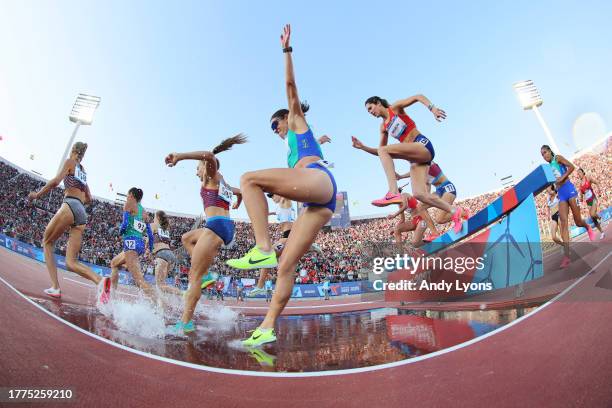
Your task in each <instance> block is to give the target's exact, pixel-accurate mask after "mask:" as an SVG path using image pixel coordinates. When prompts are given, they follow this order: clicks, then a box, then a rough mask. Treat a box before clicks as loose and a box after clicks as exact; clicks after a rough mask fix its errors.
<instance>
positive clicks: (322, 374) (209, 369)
mask: <svg viewBox="0 0 612 408" xmlns="http://www.w3.org/2000/svg"><path fill="white" fill-rule="evenodd" d="M610 255H612V252H608V254H607V255H606V256H605V257H604V258H603V259H602V260H601V261H599V262H598V263H597V264H596V265H595V266H593V267H592V268H591V269H590V270H589V271H588V272H586V273H585V274H584V275H583V276H582V277H581V278H580V279H578V280H576V282H574V283H572V284H571V285H570V286H568V287H567V288H566V289H565V290H564V291H563V292H561V293H559V294H558V295H557V296H555V297H554V298H552V299H551V300H549V301H548V302H546V303H545V304H543V305H542V306H540V307H539V308H537V309H536V310H534V311H533V312H531V313H529V314H527V315H525V316H522V317H520V318H518V319H516V320H514V321H512V322H510V323H508V324H506V325H504V326H502V327H500V328H498V329H495V330H493V331H491V332H489V333H486V334H484V335H482V336H479V337H476V338H474V339H472V340H468V341H466V342H464V343H460V344H457V345H455V346H452V347H449V348H447V349H444V350H439V351H436V352H433V353H430V354H426V355H423V356H418V357H414V358H410V359H406V360H402V361H396V362H393V363H386V364H380V365H377V366H371V367H361V368H351V369H346V370H330V371H318V372H308V373H269V372H261V371H246V370H234V369H228V368H217V367H208V366H204V365H198V364H192V363H187V362H185V361H178V360H173V359H170V358H167V357H161V356H158V355H155V354H150V353H145V352H143V351H140V350H135V349H132V348H130V347H126V346H124V345H122V344H118V343H115V342H113V341H110V340H108V339H105V338H104V337H101V336H98V335H97V334H94V333H90V332H88V331H86V330H83V329H81V328H80V327H78V326H76V325H74V324H72V323H70V322H68V321H66V320H63V319H62V318H60V317H59V316H56V315H54V314H53V313H51V312H49V311H48V310H47V309H45V308H44V307H42V306H40V305H39V304H37V303H36V302H34V301H32V300H31V299H30V298H28V297H27V296H25V295H23V294H22V293H21V292H19V291H18V290H17V289H15V288H14V287H13V286H12V285H11V284H10V283H8V282H7V281H6V280H5V279H4V278H3V277H1V276H0V281H2V283H4V284H5V285H6V286H7V287H8V288H9V289H12V290H13V291H14V292H15V293H16V294H17V295H19V296H21V297H22V298H24V299H25V300H26V301H27V302H29V303H30V304H32V305H34V306H35V307H37V308H38V309H40V310H41V311H42V312H43V313H46V314H47V315H49V316H51V317H52V318H53V319H56V320H58V321H59V322H61V323H63V324H65V325H66V326H68V327H71V328H73V329H75V330H76V331H78V332H81V333H83V334H85V335H86V336H89V337H92V338H94V339H97V340H99V341H101V342H103V343H106V344H109V345H111V346H113V347H116V348H119V349H121V350H125V351H128V352H130V353H133V354H136V355H139V356H142V357H147V358H150V359H153V360H157V361H163V362H165V363H170V364H174V365H178V366H182V367H188V368H193V369H195V370H200V371H206V372H211V373H218V374H230V375H243V376H250V377H276V378H304V377H328V376H335V375H348V374H358V373H367V372H371V371H378V370H383V369H387V368H392V367H401V366H404V365H407V364H413V363H416V362H419V361H423V360H428V359H430V358H434V357H438V356H441V355H444V354H446V353H450V352H452V351H455V350H459V349H462V348H464V347H467V346H469V345H472V344H475V343H478V342H480V341H482V340H484V339H486V338H488V337H491V336H494V335H496V334H499V333H501V332H503V331H504V330H507V329H509V328H510V327H512V326H514V325H517V324H519V323H520V322H522V321H524V320H525V319H527V318H529V317H532V316H534V315H535V314H536V313H539V312H540V311H542V310H543V309H545V308H546V307H548V306H550V305H551V304H552V303H553V302H555V301H557V300H559V299H560V298H561V297H562V296H564V295H565V294H567V293H568V292H569V291H570V290H572V289H573V288H574V287H575V286H576V285H577V284H579V283H580V282H582V280H583V279H584V278H586V277H587V276H589V274H590V273H591V272H592V271H594V270H595V269H597V267H599V265H601V264H602V263H603V262H604V261H605V260H606V259H608V257H609V256H610Z"/></svg>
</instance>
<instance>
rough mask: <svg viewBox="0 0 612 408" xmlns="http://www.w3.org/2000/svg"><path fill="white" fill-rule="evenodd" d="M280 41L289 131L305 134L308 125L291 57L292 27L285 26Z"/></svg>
mask: <svg viewBox="0 0 612 408" xmlns="http://www.w3.org/2000/svg"><path fill="white" fill-rule="evenodd" d="M280 39H281V47H282V49H283V53H284V54H285V87H286V89H287V102H288V106H289V117H288V118H287V121H288V125H289V129H292V130H293V131H295V132H297V133H305V132H306V131H307V130H308V124H307V123H306V119H305V118H304V112H302V106H301V104H300V98H299V96H298V90H297V84H296V82H295V74H294V72H293V58H292V57H291V54H292V51H293V49H292V48H291V45H290V39H291V25H289V24H287V25H286V26H285V28H284V29H283V34H281V37H280Z"/></svg>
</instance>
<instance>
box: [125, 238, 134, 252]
mask: <svg viewBox="0 0 612 408" xmlns="http://www.w3.org/2000/svg"><path fill="white" fill-rule="evenodd" d="M124 242H125V247H126V248H127V249H133V250H136V241H135V240H133V239H126V240H125V241H124Z"/></svg>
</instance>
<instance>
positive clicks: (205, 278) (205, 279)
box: [200, 273, 216, 289]
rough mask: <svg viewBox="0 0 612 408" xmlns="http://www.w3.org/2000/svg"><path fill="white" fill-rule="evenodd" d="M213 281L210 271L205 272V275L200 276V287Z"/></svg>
mask: <svg viewBox="0 0 612 408" xmlns="http://www.w3.org/2000/svg"><path fill="white" fill-rule="evenodd" d="M215 282H216V281H215V278H214V277H213V276H212V275H211V274H210V273H207V274H206V275H204V276H202V284H201V285H200V288H202V289H206V288H207V287H209V286H210V285H212V284H213V283H215Z"/></svg>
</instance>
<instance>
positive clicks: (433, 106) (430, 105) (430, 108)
mask: <svg viewBox="0 0 612 408" xmlns="http://www.w3.org/2000/svg"><path fill="white" fill-rule="evenodd" d="M435 107H436V105H434V104H433V103H430V104H429V106H428V107H427V109H429V110H432V109H433V108H435Z"/></svg>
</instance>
